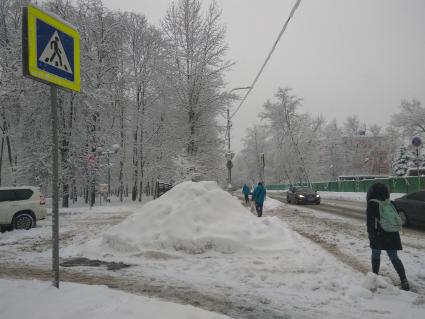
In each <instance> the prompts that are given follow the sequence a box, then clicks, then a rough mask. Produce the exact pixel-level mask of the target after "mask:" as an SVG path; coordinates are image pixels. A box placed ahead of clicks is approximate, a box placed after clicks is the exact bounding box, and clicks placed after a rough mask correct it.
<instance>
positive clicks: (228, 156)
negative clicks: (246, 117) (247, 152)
mask: <svg viewBox="0 0 425 319" xmlns="http://www.w3.org/2000/svg"><path fill="white" fill-rule="evenodd" d="M231 127H232V123H231V122H230V110H229V108H227V152H226V160H227V162H226V167H227V189H228V190H229V191H231V190H233V186H232V168H233V163H232V159H233V157H234V156H235V153H233V152H231V151H230V128H231Z"/></svg>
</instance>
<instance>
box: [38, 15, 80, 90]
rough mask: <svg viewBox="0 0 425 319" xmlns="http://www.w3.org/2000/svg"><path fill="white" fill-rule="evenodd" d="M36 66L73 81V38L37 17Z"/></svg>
mask: <svg viewBox="0 0 425 319" xmlns="http://www.w3.org/2000/svg"><path fill="white" fill-rule="evenodd" d="M37 65H38V68H39V69H41V70H44V71H46V72H49V73H51V74H54V75H56V76H59V77H61V78H65V79H67V80H69V81H72V82H74V39H73V38H72V37H70V36H68V35H67V34H65V33H63V32H62V31H60V30H58V29H55V28H53V27H52V26H51V25H49V24H47V23H45V22H44V21H42V20H39V19H37Z"/></svg>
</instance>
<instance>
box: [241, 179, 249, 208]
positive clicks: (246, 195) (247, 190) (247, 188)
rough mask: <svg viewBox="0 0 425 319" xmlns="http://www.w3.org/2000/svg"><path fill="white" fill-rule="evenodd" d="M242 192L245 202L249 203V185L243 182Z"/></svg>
mask: <svg viewBox="0 0 425 319" xmlns="http://www.w3.org/2000/svg"><path fill="white" fill-rule="evenodd" d="M242 193H243V196H244V197H245V203H246V204H249V197H248V195H249V187H248V185H246V184H243V188H242Z"/></svg>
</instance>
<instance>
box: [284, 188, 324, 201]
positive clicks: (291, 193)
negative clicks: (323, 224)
mask: <svg viewBox="0 0 425 319" xmlns="http://www.w3.org/2000/svg"><path fill="white" fill-rule="evenodd" d="M286 201H287V202H288V203H290V204H292V203H294V204H316V205H319V204H320V195H319V194H317V192H316V191H314V190H313V189H311V188H310V187H306V186H293V187H290V188H289V189H288V191H287V192H286Z"/></svg>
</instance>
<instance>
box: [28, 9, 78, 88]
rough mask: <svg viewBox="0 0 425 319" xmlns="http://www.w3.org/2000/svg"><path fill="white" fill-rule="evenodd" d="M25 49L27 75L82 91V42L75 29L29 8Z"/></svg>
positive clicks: (38, 10)
mask: <svg viewBox="0 0 425 319" xmlns="http://www.w3.org/2000/svg"><path fill="white" fill-rule="evenodd" d="M22 48H23V54H22V56H23V72H24V75H26V76H29V77H31V78H33V79H36V80H38V81H41V82H44V83H48V84H53V85H56V86H60V87H62V88H66V89H70V90H73V91H80V40H79V35H78V31H77V30H76V28H75V27H73V26H72V25H70V24H69V23H67V22H65V21H63V20H62V19H60V18H59V17H57V16H55V15H54V14H52V13H48V12H46V11H44V10H42V9H40V8H39V7H37V6H35V5H28V6H27V7H24V11H23V27H22Z"/></svg>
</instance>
